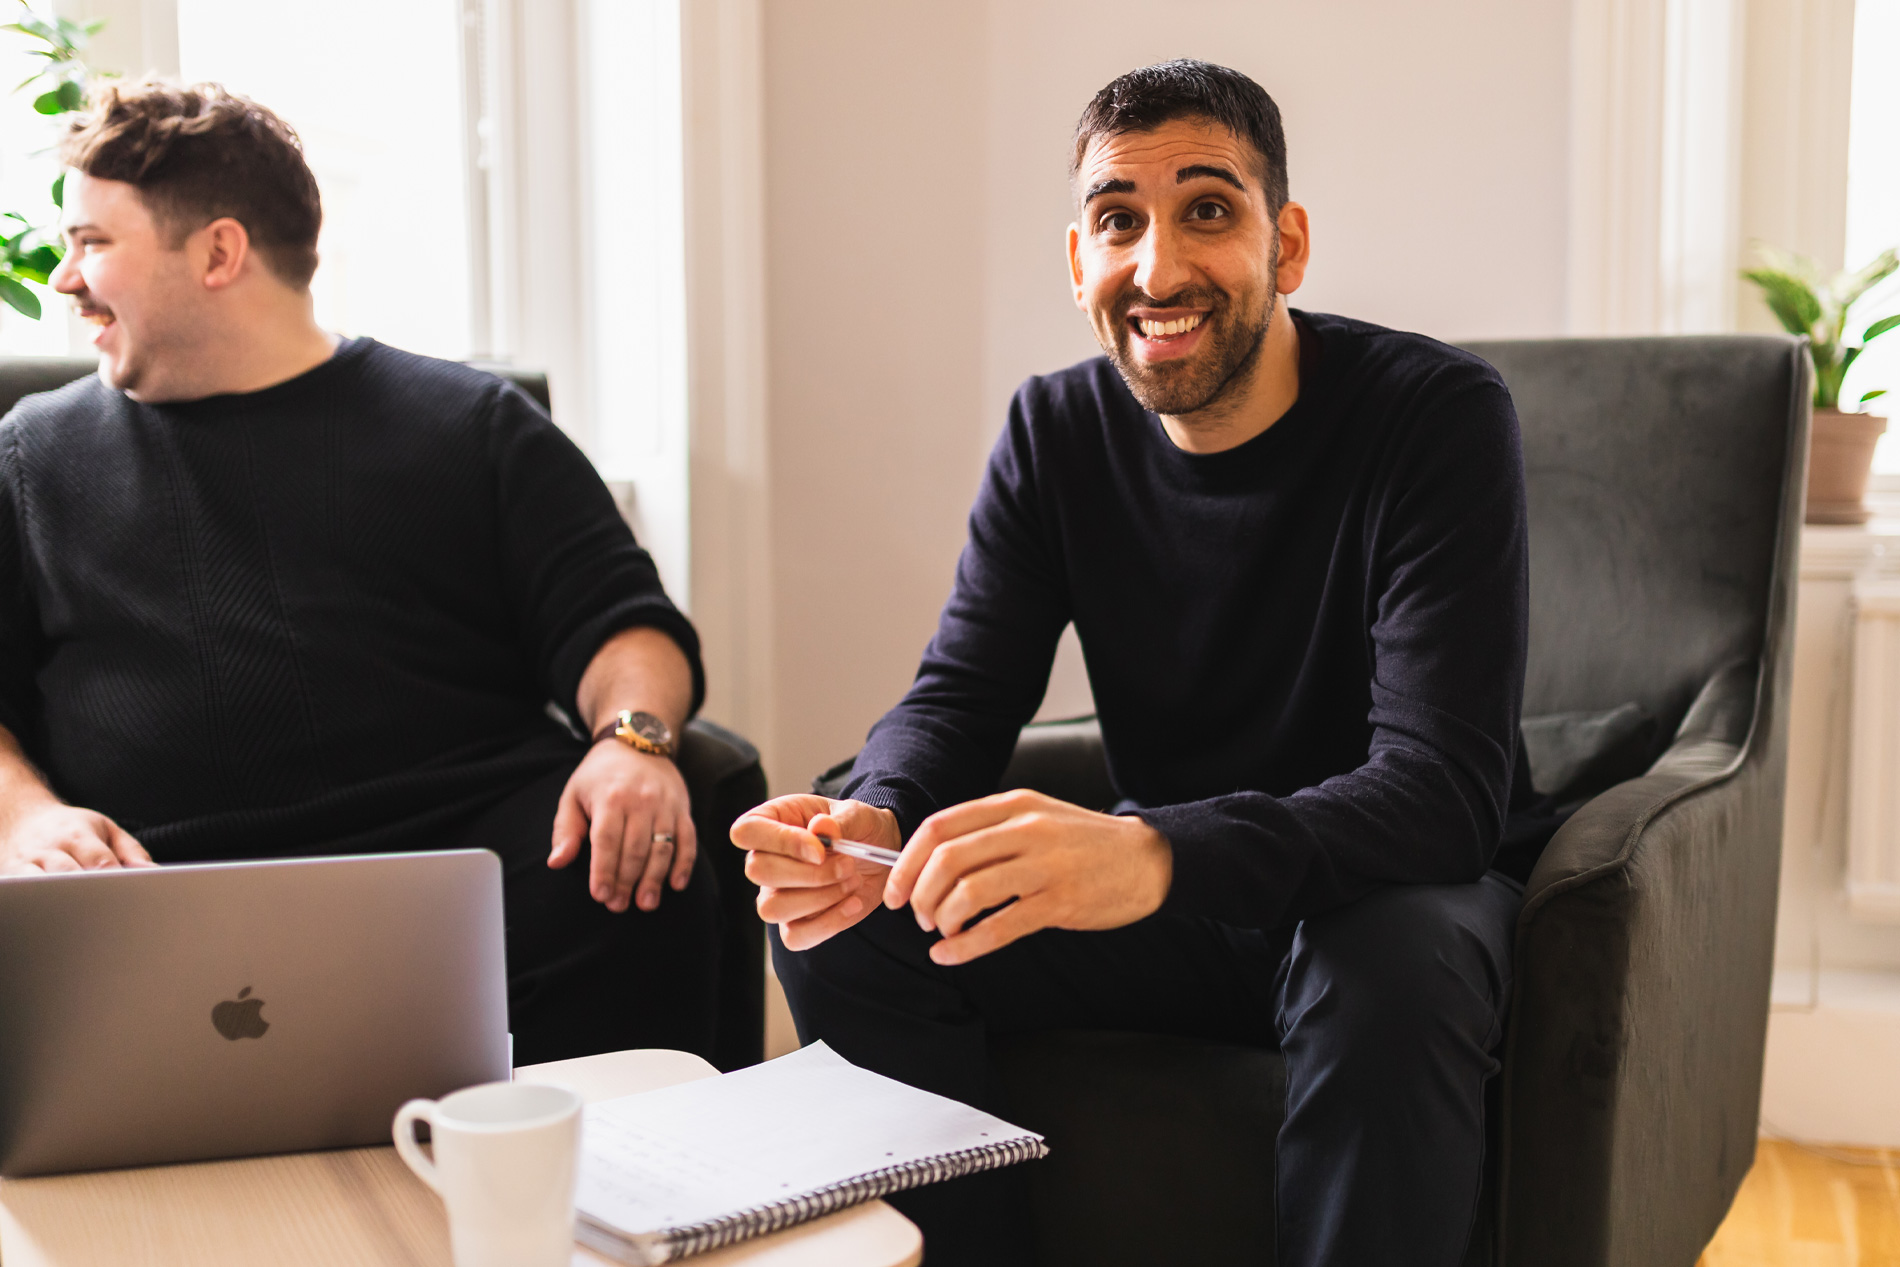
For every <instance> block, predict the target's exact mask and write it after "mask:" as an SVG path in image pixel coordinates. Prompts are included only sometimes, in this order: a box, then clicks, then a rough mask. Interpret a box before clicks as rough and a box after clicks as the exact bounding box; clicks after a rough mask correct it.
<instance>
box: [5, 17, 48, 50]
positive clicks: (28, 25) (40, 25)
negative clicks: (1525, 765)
mask: <svg viewBox="0 0 1900 1267" xmlns="http://www.w3.org/2000/svg"><path fill="white" fill-rule="evenodd" d="M8 29H9V30H14V31H18V32H20V34H22V35H30V36H32V37H33V38H34V39H36V40H45V41H46V42H47V43H48V44H57V43H58V42H59V32H58V31H56V30H54V29H53V28H52V27H50V26H48V25H47V24H46V23H44V22H42V21H40V20H39V19H38V18H36V17H34V16H33V15H32V14H31V13H23V14H21V15H20V20H19V21H18V22H15V23H12V24H11V25H10V26H9V27H8Z"/></svg>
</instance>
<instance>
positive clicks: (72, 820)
mask: <svg viewBox="0 0 1900 1267" xmlns="http://www.w3.org/2000/svg"><path fill="white" fill-rule="evenodd" d="M156 865H157V864H156V863H154V862H153V861H152V856H151V855H150V854H148V853H146V852H145V847H144V846H143V845H141V844H139V842H138V841H137V840H135V839H133V838H132V833H130V832H128V831H126V830H125V829H124V828H123V827H121V826H119V825H118V824H117V823H115V822H113V821H112V820H111V819H109V818H107V817H106V816H105V815H104V814H100V813H96V812H94V811H92V810H89V809H80V808H79V807H78V806H76V805H63V804H61V803H60V802H58V801H53V800H48V801H46V802H44V803H42V804H38V805H33V806H30V807H27V808H25V809H22V810H20V811H19V812H17V813H15V814H12V815H10V816H8V819H7V821H6V823H5V825H4V827H3V828H0V875H24V874H30V873H32V872H36V871H98V870H101V869H103V868H106V867H151V866H156Z"/></svg>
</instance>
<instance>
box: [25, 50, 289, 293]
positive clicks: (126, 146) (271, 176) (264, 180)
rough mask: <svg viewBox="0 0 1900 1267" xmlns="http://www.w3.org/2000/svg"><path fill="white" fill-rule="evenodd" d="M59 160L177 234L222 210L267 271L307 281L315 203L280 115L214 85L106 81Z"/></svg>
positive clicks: (187, 231) (195, 227) (74, 128)
mask: <svg viewBox="0 0 1900 1267" xmlns="http://www.w3.org/2000/svg"><path fill="white" fill-rule="evenodd" d="M59 156H60V158H61V160H62V161H63V162H64V163H65V164H66V166H68V167H71V168H73V169H75V170H77V171H81V172H84V173H85V174H86V175H88V176H91V177H94V178H95V179H98V180H118V181H124V182H125V183H126V184H128V185H131V186H133V187H134V188H136V189H137V190H138V191H139V196H140V197H141V198H142V199H143V200H144V202H145V206H146V209H147V210H148V211H150V212H151V213H152V218H153V219H154V220H157V221H159V222H160V223H161V224H163V225H164V226H165V227H167V228H168V229H170V230H171V231H172V232H173V234H174V235H175V236H176V237H177V239H178V240H180V241H182V240H183V239H184V237H185V236H186V235H187V234H190V233H194V232H196V231H197V230H199V229H201V228H203V227H204V226H205V225H207V224H210V223H211V222H212V221H213V220H218V219H222V218H223V217H225V216H229V217H231V218H232V219H233V220H236V221H237V222H238V223H239V224H241V225H243V226H244V231H245V232H246V233H248V234H250V235H251V241H252V242H253V243H254V244H255V245H256V247H257V249H258V253H259V254H260V255H261V256H262V257H263V259H264V262H265V264H266V265H268V266H269V268H270V270H271V272H273V273H275V274H276V275H277V276H278V277H280V278H281V279H283V280H284V281H286V282H288V283H289V284H291V285H292V286H307V285H309V284H310V278H311V276H312V275H313V274H315V273H316V271H317V234H318V233H319V232H320V231H321V230H322V228H323V201H322V199H321V197H320V196H319V195H318V193H317V178H316V177H315V176H313V175H312V174H311V172H310V165H309V164H308V163H306V162H305V161H304V156H303V144H302V142H300V141H299V140H298V139H297V133H296V132H295V131H293V130H292V128H291V126H290V125H289V124H288V123H285V122H284V121H283V120H282V119H280V118H278V117H277V116H276V115H275V114H272V113H271V112H270V111H269V110H266V109H265V108H264V107H263V106H260V105H258V104H257V103H256V102H255V101H252V100H251V99H250V98H248V97H240V96H238V95H236V94H235V93H229V92H226V91H225V90H224V89H223V88H222V87H220V86H219V85H217V84H196V85H194V86H192V87H189V88H181V87H178V86H176V85H173V84H167V83H164V82H163V81H160V80H156V79H142V80H139V81H138V82H136V83H108V84H106V85H105V86H104V87H103V88H101V89H99V90H98V91H96V92H95V93H94V94H93V98H92V101H91V103H90V105H89V108H88V109H87V110H86V111H85V113H84V114H82V115H80V116H79V117H78V118H76V119H75V120H74V121H73V125H72V129H71V130H70V131H69V132H68V133H67V134H66V138H65V140H64V141H63V142H62V144H61V145H60V151H59Z"/></svg>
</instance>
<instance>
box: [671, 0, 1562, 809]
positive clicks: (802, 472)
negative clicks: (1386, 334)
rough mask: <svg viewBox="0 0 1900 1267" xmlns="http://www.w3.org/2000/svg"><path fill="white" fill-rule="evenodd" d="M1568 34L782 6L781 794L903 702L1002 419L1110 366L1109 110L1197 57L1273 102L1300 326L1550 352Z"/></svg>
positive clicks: (778, 316)
mask: <svg viewBox="0 0 1900 1267" xmlns="http://www.w3.org/2000/svg"><path fill="white" fill-rule="evenodd" d="M1569 29H1570V16H1569V6H1568V5H1567V4H1558V3H1543V4H1522V3H1506V2H1503V0H1490V2H1487V0H1451V2H1449V3H1441V4H1437V5H1431V6H1423V5H1401V4H1391V3H1372V2H1370V0H1349V2H1341V3H1333V4H1328V5H1314V4H1293V3H1285V2H1275V3H1260V2H1259V0H1183V2H1181V3H1176V4H1172V5H1165V6H1157V5H1154V4H1152V3H1134V2H1133V0H1095V2H1092V3H1083V2H1081V0H989V2H988V3H985V4H976V3H966V4H955V5H926V4H894V3H889V2H888V0H803V2H801V3H798V4H796V5H794V4H789V3H782V4H766V5H764V6H763V29H762V35H761V41H760V46H761V50H762V63H763V79H764V102H763V107H762V117H763V160H764V167H765V173H766V188H765V198H764V213H763V220H764V249H765V259H766V268H765V310H766V319H765V325H766V342H767V345H768V348H769V360H768V365H769V369H768V372H767V381H766V386H765V399H766V406H765V410H764V413H765V417H766V419H767V420H768V421H767V427H768V430H769V445H770V453H771V467H770V474H769V477H768V485H769V488H768V496H769V501H770V522H771V528H770V548H771V551H772V555H773V559H774V567H773V571H774V580H773V583H772V587H771V589H772V594H771V597H772V605H773V609H774V610H773V613H772V617H771V619H772V621H773V622H774V628H775V631H776V632H775V637H774V642H775V651H774V656H775V662H774V665H773V673H772V674H771V676H772V678H773V679H774V686H773V687H772V691H773V701H772V707H771V709H770V710H769V715H770V716H771V717H772V719H773V726H772V733H771V734H769V735H766V736H762V738H763V739H764V742H765V746H766V747H767V750H768V756H769V758H770V761H769V769H770V773H771V775H772V779H773V784H774V787H775V789H777V790H790V789H792V788H795V787H802V786H803V785H804V784H805V782H806V781H807V780H808V779H809V778H810V776H811V775H812V773H814V772H815V771H817V770H818V769H820V768H822V767H823V766H825V765H827V764H829V763H830V762H831V761H833V760H835V759H837V758H838V757H841V756H844V755H846V754H848V753H849V752H851V751H852V750H853V749H854V748H855V747H856V746H857V745H858V743H859V742H860V741H861V740H862V738H863V735H864V731H865V729H866V728H867V727H868V726H869V725H870V723H871V722H873V721H874V720H876V718H877V717H878V715H879V714H881V713H882V712H883V711H884V709H886V708H887V707H889V706H890V704H891V703H892V702H894V701H895V700H896V698H897V697H898V696H899V695H900V694H901V693H902V691H903V689H904V687H905V686H906V685H907V684H908V682H909V680H910V676H911V674H912V672H913V671H914V669H915V667H916V660H917V656H918V653H919V651H920V650H921V649H922V647H923V644H924V643H925V641H926V640H927V639H928V638H929V636H930V632H931V630H932V628H933V627H934V625H935V621H936V615H937V611H938V608H939V607H940V605H941V604H942V601H943V598H944V595H945V592H946V590H947V588H948V586H949V583H950V576H951V569H952V567H953V565H954V563H955V559H956V554H957V551H958V549H959V548H960V546H961V544H962V539H963V519H964V515H965V512H966V511H967V509H968V505H969V501H970V498H971V496H972V495H973V493H974V491H975V487H976V481H977V477H978V474H979V472H980V470H981V464H982V460H983V457H984V454H985V453H986V452H987V450H988V447H989V444H990V442H991V441H992V439H993V438H994V436H995V434H996V432H997V430H998V429H999V428H1000V426H1001V423H1002V414H1003V409H1004V407H1005V405H1006V404H1007V402H1008V399H1009V395H1010V393H1011V392H1012V391H1013V390H1014V388H1015V386H1016V385H1017V383H1019V382H1020V381H1021V380H1022V379H1023V378H1024V377H1025V376H1026V375H1029V374H1032V373H1039V372H1045V371H1048V370H1053V369H1057V368H1060V367H1061V366H1064V365H1067V364H1070V363H1072V362H1074V361H1076V360H1078V359H1081V358H1083V357H1086V356H1090V355H1094V354H1095V352H1096V348H1095V346H1094V344H1093V342H1092V340H1091V338H1090V336H1089V333H1088V329H1087V326H1086V324H1085V323H1084V321H1083V319H1082V318H1081V316H1080V315H1079V314H1078V313H1076V311H1075V309H1074V307H1073V305H1072V304H1071V302H1070V299H1069V296H1068V290H1067V286H1066V284H1065V281H1064V272H1063V265H1062V249H1061V243H1062V235H1063V232H1064V230H1065V228H1066V226H1067V224H1068V222H1069V218H1070V207H1069V196H1068V190H1067V183H1066V163H1067V155H1068V145H1069V134H1070V129H1071V128H1072V127H1073V126H1074V122H1075V118H1076V116H1077V115H1078V114H1079V113H1080V112H1081V109H1082V107H1083V105H1084V104H1085V103H1086V102H1087V100H1088V98H1089V97H1090V95H1092V94H1093V93H1094V92H1095V90H1096V89H1098V88H1100V87H1101V86H1102V85H1103V84H1105V83H1106V82H1107V81H1108V80H1110V79H1111V78H1113V77H1114V76H1115V75H1117V74H1119V73H1121V72H1123V71H1125V70H1128V69H1131V68H1133V67H1135V66H1139V65H1144V64H1147V63H1150V62H1154V61H1159V60H1162V59H1164V58H1167V57H1175V56H1197V57H1204V58H1207V59H1209V60H1212V61H1217V62H1222V63H1225V64H1227V65H1231V66H1234V67H1236V68H1238V69H1240V70H1243V71H1245V72H1247V73H1248V74H1250V75H1252V76H1253V77H1254V78H1255V79H1257V80H1258V81H1259V82H1260V83H1261V84H1262V85H1263V86H1265V87H1266V89H1267V90H1268V91H1269V92H1270V93H1272V94H1273V95H1274V98H1275V100H1276V101H1277V102H1278V103H1279V105H1280V108H1281V110H1282V113H1283V115H1284V116H1285V120H1286V126H1287V135H1288V149H1289V167H1290V171H1291V177H1292V192H1293V196H1294V197H1295V198H1297V199H1299V200H1300V201H1301V202H1303V203H1305V204H1306V205H1307V206H1308V207H1309V208H1310V210H1311V212H1312V215H1313V223H1314V236H1315V255H1314V265H1313V268H1312V271H1311V273H1310V274H1309V278H1308V282H1307V285H1306V287H1305V288H1303V289H1302V291H1301V292H1300V294H1299V296H1298V298H1297V300H1296V302H1297V303H1300V304H1302V305H1304V306H1311V307H1315V308H1321V309H1327V310H1331V311H1337V312H1345V313H1350V314H1352V315H1354V316H1359V317H1364V318H1367V319H1370V320H1373V321H1379V322H1384V323H1388V324H1392V325H1397V326H1404V327H1409V328H1412V329H1418V330H1423V331H1426V332H1428V333H1431V334H1434V335H1438V336H1440V337H1444V338H1448V339H1459V338H1476V337H1484V336H1506V335H1541V334H1555V333H1560V332H1561V330H1562V323H1563V314H1564V293H1563V286H1564V282H1563V278H1564V267H1565V258H1566V241H1565V214H1566V213H1565V208H1566V205H1567V189H1566V183H1565V182H1566V175H1565V173H1566V165H1567V148H1566V138H1567V135H1568V126H1569V119H1568V108H1567V102H1568V93H1569V83H1568V56H1569V52H1568V47H1569V46H1568V35H1569ZM696 548H697V547H696ZM704 601H705V595H703V594H700V595H698V596H696V602H697V603H702V604H703V603H704ZM1065 689H1066V690H1067V691H1068V692H1069V693H1070V694H1073V693H1074V690H1075V684H1074V683H1072V682H1071V683H1069V684H1068V685H1067V686H1066V688H1065Z"/></svg>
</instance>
